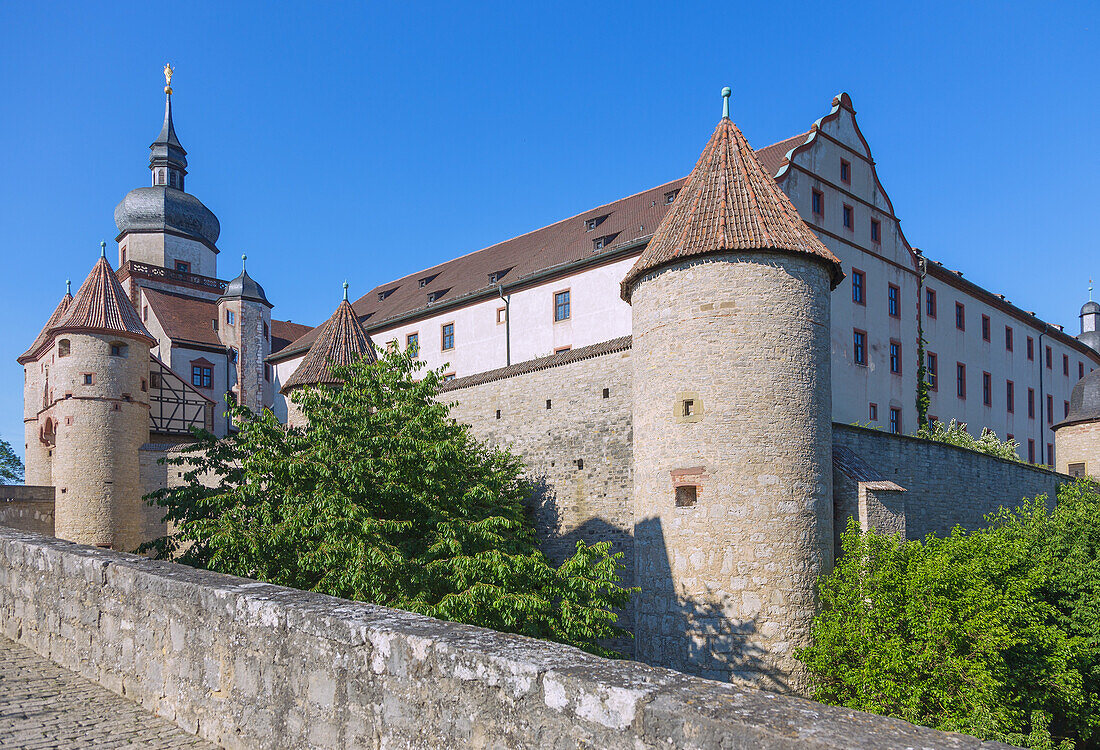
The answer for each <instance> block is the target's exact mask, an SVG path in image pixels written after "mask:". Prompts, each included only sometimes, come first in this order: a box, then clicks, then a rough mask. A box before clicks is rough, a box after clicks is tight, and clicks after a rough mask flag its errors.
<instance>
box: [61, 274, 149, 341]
mask: <svg viewBox="0 0 1100 750" xmlns="http://www.w3.org/2000/svg"><path fill="white" fill-rule="evenodd" d="M53 331H54V332H61V331H87V332H91V333H119V334H122V335H125V336H129V337H131V338H138V339H142V340H144V341H146V342H147V343H149V344H150V345H154V344H156V339H154V338H153V335H152V334H151V333H149V331H148V329H147V328H146V327H145V324H144V323H142V322H141V316H140V315H138V311H137V310H135V309H134V305H133V304H132V303H131V302H130V298H129V297H127V296H126V292H125V290H123V288H122V284H120V283H118V279H117V278H116V277H115V272H114V270H112V268H111V264H110V263H108V262H107V259H106V258H100V259H99V260H98V261H96V264H95V266H94V267H93V268H92V272H91V273H90V274H88V278H86V279H85V280H84V283H83V284H81V285H80V290H79V291H78V292H77V293H76V296H75V297H74V298H73V301H72V302H71V303H69V309H68V310H67V311H66V312H65V315H64V317H62V318H61V320H60V321H58V323H57V324H56V325H55V326H54V327H53Z"/></svg>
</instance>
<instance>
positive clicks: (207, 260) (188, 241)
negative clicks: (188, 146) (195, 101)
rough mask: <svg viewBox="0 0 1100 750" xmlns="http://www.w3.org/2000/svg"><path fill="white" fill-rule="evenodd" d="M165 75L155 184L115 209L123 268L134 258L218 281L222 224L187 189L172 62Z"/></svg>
mask: <svg viewBox="0 0 1100 750" xmlns="http://www.w3.org/2000/svg"><path fill="white" fill-rule="evenodd" d="M164 78H165V82H166V84H167V85H165V87H164V96H165V101H164V125H163V126H162V127H161V130H160V135H158V136H157V139H156V140H155V141H153V143H152V144H151V145H150V146H149V150H150V155H149V171H150V181H151V185H150V186H149V187H143V188H137V189H136V190H131V191H130V192H129V193H127V194H126V197H125V198H123V199H122V201H121V202H120V203H119V204H118V205H117V206H116V207H115V225H116V226H117V227H118V236H117V237H116V238H115V239H116V241H117V242H118V262H119V268H120V270H123V271H126V270H127V268H128V266H127V263H129V262H132V263H135V264H139V267H140V266H146V267H147V266H152V267H154V268H156V269H160V268H163V269H167V271H168V273H169V274H172V276H171V278H174V279H182V280H185V281H191V282H195V281H196V280H194V279H191V278H190V277H191V276H192V275H196V276H201V277H207V278H211V279H214V278H216V277H217V275H218V266H217V256H218V247H217V244H216V243H217V241H218V236H219V235H220V234H221V225H220V224H219V223H218V218H217V217H216V216H215V215H214V213H213V212H212V211H211V210H210V209H209V208H207V207H206V206H204V205H203V204H202V201H200V200H199V199H198V198H196V197H195V196H193V195H191V194H190V193H187V192H185V191H184V180H185V178H186V176H187V151H185V150H184V148H183V146H182V145H181V144H180V141H179V138H178V137H177V136H176V126H175V124H174V123H173V122H172V86H171V82H172V68H171V67H170V66H167V65H166V66H165V67H164ZM144 271H145V272H146V273H148V272H149V269H147V268H146V269H144ZM157 272H158V273H160V274H162V275H163V274H164V272H162V271H159V270H158V271H157ZM200 281H201V280H200Z"/></svg>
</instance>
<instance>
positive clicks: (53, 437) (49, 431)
mask: <svg viewBox="0 0 1100 750" xmlns="http://www.w3.org/2000/svg"><path fill="white" fill-rule="evenodd" d="M40 437H41V440H42V442H43V443H45V444H46V445H56V444H57V423H56V422H54V421H53V417H47V418H46V424H44V425H42V435H41V436H40Z"/></svg>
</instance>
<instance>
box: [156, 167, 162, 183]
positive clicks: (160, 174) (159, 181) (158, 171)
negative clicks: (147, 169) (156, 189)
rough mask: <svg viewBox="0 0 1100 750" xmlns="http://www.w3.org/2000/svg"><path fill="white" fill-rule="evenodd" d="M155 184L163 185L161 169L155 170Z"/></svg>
mask: <svg viewBox="0 0 1100 750" xmlns="http://www.w3.org/2000/svg"><path fill="white" fill-rule="evenodd" d="M157 184H158V185H163V184H164V170H163V169H158V170H157Z"/></svg>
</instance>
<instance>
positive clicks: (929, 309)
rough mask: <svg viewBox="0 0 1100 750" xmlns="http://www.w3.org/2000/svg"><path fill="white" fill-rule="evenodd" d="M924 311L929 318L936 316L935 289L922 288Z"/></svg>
mask: <svg viewBox="0 0 1100 750" xmlns="http://www.w3.org/2000/svg"><path fill="white" fill-rule="evenodd" d="M924 312H925V314H926V315H927V316H928V317H929V318H935V317H936V290H935V289H931V288H929V287H925V288H924Z"/></svg>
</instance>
